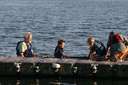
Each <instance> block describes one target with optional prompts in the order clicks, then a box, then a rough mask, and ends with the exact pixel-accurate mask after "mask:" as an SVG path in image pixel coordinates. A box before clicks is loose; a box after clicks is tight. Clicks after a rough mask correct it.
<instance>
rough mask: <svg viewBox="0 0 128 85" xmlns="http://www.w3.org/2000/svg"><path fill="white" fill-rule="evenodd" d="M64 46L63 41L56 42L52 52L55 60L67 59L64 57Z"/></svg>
mask: <svg viewBox="0 0 128 85" xmlns="http://www.w3.org/2000/svg"><path fill="white" fill-rule="evenodd" d="M64 45H65V41H64V40H63V39H60V40H58V43H57V46H56V48H55V51H54V57H55V58H65V57H67V56H66V55H64Z"/></svg>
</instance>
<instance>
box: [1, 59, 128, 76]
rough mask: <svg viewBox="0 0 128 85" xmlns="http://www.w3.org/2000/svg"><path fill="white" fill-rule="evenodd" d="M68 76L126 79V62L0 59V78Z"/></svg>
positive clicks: (127, 67)
mask: <svg viewBox="0 0 128 85" xmlns="http://www.w3.org/2000/svg"><path fill="white" fill-rule="evenodd" d="M17 75H20V76H36V75H37V76H41V77H43V76H56V75H59V76H66V77H67V76H68V77H74V76H76V77H91V76H95V77H101V78H102V77H103V78H107V77H108V78H109V77H119V78H128V61H124V62H105V61H91V60H86V59H77V58H71V59H57V58H38V57H36V58H21V57H0V76H17Z"/></svg>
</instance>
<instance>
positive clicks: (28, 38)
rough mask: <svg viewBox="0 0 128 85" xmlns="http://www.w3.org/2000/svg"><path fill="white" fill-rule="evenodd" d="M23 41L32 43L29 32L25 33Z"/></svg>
mask: <svg viewBox="0 0 128 85" xmlns="http://www.w3.org/2000/svg"><path fill="white" fill-rule="evenodd" d="M24 39H25V40H26V39H27V40H29V41H32V33H31V32H26V33H25V35H24Z"/></svg>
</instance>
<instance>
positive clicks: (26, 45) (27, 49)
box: [16, 32, 34, 57]
mask: <svg viewBox="0 0 128 85" xmlns="http://www.w3.org/2000/svg"><path fill="white" fill-rule="evenodd" d="M31 43H32V33H31V32H26V33H25V35H24V40H23V41H19V42H18V43H17V46H16V54H17V56H21V57H32V56H34V54H33V50H32V44H31Z"/></svg>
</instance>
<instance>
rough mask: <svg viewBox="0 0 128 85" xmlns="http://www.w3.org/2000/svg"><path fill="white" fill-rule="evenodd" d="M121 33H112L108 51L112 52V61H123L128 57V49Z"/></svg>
mask: <svg viewBox="0 0 128 85" xmlns="http://www.w3.org/2000/svg"><path fill="white" fill-rule="evenodd" d="M125 41H126V40H124V38H123V36H122V35H121V34H120V33H114V32H110V34H109V38H108V43H107V49H108V51H110V57H109V58H110V60H111V61H123V60H125V59H126V57H127V56H128V47H127V44H126V43H125Z"/></svg>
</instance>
